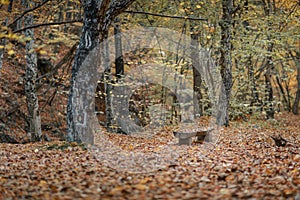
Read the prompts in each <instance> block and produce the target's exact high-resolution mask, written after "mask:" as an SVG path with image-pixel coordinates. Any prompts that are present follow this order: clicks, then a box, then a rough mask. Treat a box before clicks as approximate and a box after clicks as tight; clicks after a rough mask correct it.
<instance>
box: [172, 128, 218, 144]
mask: <svg viewBox="0 0 300 200" xmlns="http://www.w3.org/2000/svg"><path fill="white" fill-rule="evenodd" d="M213 130H214V128H209V129H206V130H203V129H200V128H199V129H193V130H188V129H186V130H180V131H174V132H173V134H174V136H175V137H176V138H178V139H179V143H178V144H179V145H182V144H185V145H191V144H192V141H193V139H192V137H195V136H197V137H198V139H199V138H201V139H202V140H204V138H205V136H206V135H207V134H209V133H210V132H212V131H213Z"/></svg>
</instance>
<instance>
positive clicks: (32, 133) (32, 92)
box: [23, 1, 42, 141]
mask: <svg viewBox="0 0 300 200" xmlns="http://www.w3.org/2000/svg"><path fill="white" fill-rule="evenodd" d="M23 3H24V6H25V7H26V8H30V7H32V4H33V2H31V1H24V2H23ZM24 21H25V23H24V24H25V26H31V25H32V24H33V15H32V14H29V15H27V16H25V19H24ZM25 36H26V37H29V38H31V40H30V41H27V42H26V63H27V67H26V70H25V96H26V101H27V109H28V115H29V131H28V135H29V137H30V140H31V141H40V140H41V139H42V131H41V116H40V112H39V103H38V98H37V95H36V78H37V56H36V53H35V52H34V51H33V44H34V31H33V29H27V30H26V31H25Z"/></svg>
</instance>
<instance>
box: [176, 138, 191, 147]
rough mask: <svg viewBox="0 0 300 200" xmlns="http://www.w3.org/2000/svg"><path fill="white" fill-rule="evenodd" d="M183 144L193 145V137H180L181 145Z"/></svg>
mask: <svg viewBox="0 0 300 200" xmlns="http://www.w3.org/2000/svg"><path fill="white" fill-rule="evenodd" d="M182 144H185V145H191V144H192V138H191V137H190V138H184V139H183V138H179V145H182Z"/></svg>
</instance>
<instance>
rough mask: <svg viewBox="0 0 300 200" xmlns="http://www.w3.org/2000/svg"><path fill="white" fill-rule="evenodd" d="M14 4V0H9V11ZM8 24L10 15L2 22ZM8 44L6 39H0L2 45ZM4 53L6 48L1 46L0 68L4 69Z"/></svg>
mask: <svg viewBox="0 0 300 200" xmlns="http://www.w3.org/2000/svg"><path fill="white" fill-rule="evenodd" d="M12 5H13V0H10V1H9V5H8V7H7V12H8V13H11V11H12ZM7 25H8V17H6V18H5V21H4V22H3V23H2V26H7ZM5 44H6V39H1V40H0V45H2V46H5ZM3 54H4V48H0V70H1V69H2V65H3V63H2V59H3Z"/></svg>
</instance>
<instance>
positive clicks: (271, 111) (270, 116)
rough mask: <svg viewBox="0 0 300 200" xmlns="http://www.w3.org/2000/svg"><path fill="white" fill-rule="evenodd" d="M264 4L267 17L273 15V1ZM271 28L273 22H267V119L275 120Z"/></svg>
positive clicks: (268, 0)
mask: <svg viewBox="0 0 300 200" xmlns="http://www.w3.org/2000/svg"><path fill="white" fill-rule="evenodd" d="M263 3H264V11H265V15H266V16H267V17H269V16H270V15H271V13H273V10H275V5H273V6H272V4H271V1H270V0H267V2H265V1H264V0H263ZM271 27H272V22H270V21H269V20H267V28H268V33H267V34H268V44H269V45H268V48H267V51H268V54H269V55H268V56H267V63H266V65H267V66H266V73H265V84H266V103H265V104H266V114H267V116H266V117H267V119H274V115H275V111H274V105H273V100H274V99H273V88H272V83H271V80H272V71H273V69H274V65H273V61H272V56H271V54H272V51H273V42H272V41H271V33H270V32H271Z"/></svg>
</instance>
